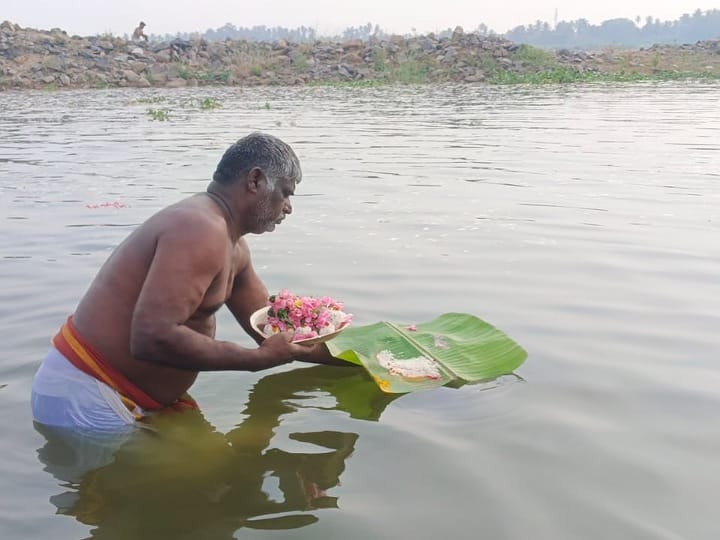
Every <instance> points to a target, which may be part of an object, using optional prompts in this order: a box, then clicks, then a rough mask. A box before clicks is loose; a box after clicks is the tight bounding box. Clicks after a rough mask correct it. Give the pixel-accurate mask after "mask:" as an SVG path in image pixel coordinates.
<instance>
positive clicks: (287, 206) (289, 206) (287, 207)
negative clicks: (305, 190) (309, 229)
mask: <svg viewBox="0 0 720 540" xmlns="http://www.w3.org/2000/svg"><path fill="white" fill-rule="evenodd" d="M283 212H285V213H286V214H292V204H291V203H290V201H287V202H285V207H284V208H283Z"/></svg>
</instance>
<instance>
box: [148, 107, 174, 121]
mask: <svg viewBox="0 0 720 540" xmlns="http://www.w3.org/2000/svg"><path fill="white" fill-rule="evenodd" d="M146 114H147V115H148V116H149V117H150V120H157V121H158V122H165V121H167V120H170V111H169V110H168V109H148V110H147V111H146Z"/></svg>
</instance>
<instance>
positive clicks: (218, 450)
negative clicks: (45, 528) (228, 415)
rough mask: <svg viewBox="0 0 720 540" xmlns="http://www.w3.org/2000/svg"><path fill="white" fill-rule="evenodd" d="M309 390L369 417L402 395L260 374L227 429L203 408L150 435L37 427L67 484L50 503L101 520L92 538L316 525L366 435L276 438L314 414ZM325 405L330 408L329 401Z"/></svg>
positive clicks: (314, 375) (362, 376) (329, 378)
mask: <svg viewBox="0 0 720 540" xmlns="http://www.w3.org/2000/svg"><path fill="white" fill-rule="evenodd" d="M308 393H313V394H316V395H317V394H320V393H323V394H326V395H328V396H329V397H330V398H332V400H333V401H334V402H335V404H336V405H335V406H334V407H330V408H331V409H336V410H341V411H344V412H346V413H348V414H349V415H350V416H351V417H353V418H361V419H368V420H376V419H378V418H379V417H380V415H381V414H382V412H383V410H384V408H385V407H386V406H387V404H389V403H390V402H391V401H393V400H394V399H396V398H397V397H398V396H399V394H385V393H383V392H381V391H380V390H379V389H378V388H377V386H376V385H375V383H374V382H373V381H372V380H371V379H370V377H369V376H368V375H367V373H365V372H363V371H359V370H347V369H341V368H333V367H327V366H315V367H311V368H303V369H296V370H292V371H288V372H282V373H274V374H272V375H268V376H266V377H264V378H262V379H260V380H259V381H258V382H257V383H256V385H255V387H254V388H253V390H252V391H251V393H250V395H249V398H248V402H247V406H246V408H245V410H243V411H242V414H243V415H244V416H245V419H244V420H243V421H242V423H240V425H239V426H238V427H236V428H234V429H232V430H231V431H230V432H228V433H227V434H225V435H223V434H221V433H219V432H217V431H216V430H215V429H214V428H213V426H212V425H210V424H209V423H208V422H207V421H206V420H205V419H204V418H203V417H202V415H201V414H200V412H199V411H198V410H190V411H187V412H186V413H183V414H174V413H173V412H172V411H165V412H162V413H160V414H157V415H154V416H153V417H152V418H151V419H150V421H149V425H150V426H151V427H152V428H153V431H150V430H135V431H134V432H133V434H132V435H131V436H129V437H127V438H125V439H120V438H118V437H116V436H109V437H108V438H104V437H103V436H101V435H100V434H96V436H95V437H94V438H93V439H90V438H87V437H83V436H78V435H77V434H78V431H77V430H58V429H54V428H48V427H46V426H42V425H38V430H39V431H40V432H41V433H43V435H44V436H45V438H46V443H45V445H44V446H43V447H42V448H41V449H40V450H39V451H38V455H39V457H40V459H41V461H42V462H43V463H44V465H45V468H46V470H47V471H48V472H50V473H51V474H53V476H54V477H55V478H57V480H58V484H59V485H60V486H62V488H63V493H60V494H58V495H53V496H52V497H51V502H52V503H53V504H54V505H55V506H57V507H58V512H59V513H61V514H65V515H72V516H74V517H75V518H76V519H77V520H78V521H79V522H81V523H84V524H86V525H91V526H94V527H96V529H95V530H94V531H93V538H106V536H105V534H108V533H109V532H110V531H111V532H112V537H113V538H159V537H163V538H181V537H182V538H188V537H195V536H197V537H203V538H205V537H207V538H217V539H219V540H225V539H228V540H229V539H230V538H233V537H234V533H235V532H236V531H237V530H238V529H239V528H242V527H249V528H254V527H257V528H264V529H288V528H295V527H301V526H304V525H308V524H310V523H313V522H316V521H317V520H318V519H319V518H318V516H317V515H315V512H314V511H316V510H318V509H321V508H337V507H338V499H337V497H335V496H333V494H332V488H334V487H336V486H338V485H339V483H340V476H341V474H342V473H343V471H344V470H345V465H346V463H345V462H346V460H347V459H348V458H349V457H350V455H351V454H352V452H353V451H354V449H355V446H356V442H357V439H358V435H357V434H356V433H352V432H342V431H330V430H324V431H312V432H295V433H290V434H289V435H288V439H289V440H287V439H283V438H282V437H277V436H276V435H275V432H276V430H277V429H278V428H279V427H280V426H281V424H282V423H283V422H284V421H285V419H286V418H288V417H289V416H292V418H289V420H288V421H289V424H287V425H290V426H295V425H302V424H303V422H302V421H303V420H306V419H307V416H306V415H309V414H310V415H311V414H312V409H313V407H312V406H311V405H308V404H307V403H303V404H300V405H298V404H297V400H298V399H299V398H298V396H303V395H307V394H308ZM321 409H322V414H323V415H325V414H326V413H327V409H328V407H327V403H323V405H322V406H321ZM298 415H300V416H299V418H298ZM298 420H300V421H298ZM347 422H352V420H347ZM298 444H301V445H302V448H301V449H300V451H297V445H298ZM113 445H115V449H114V450H113ZM288 446H290V447H291V448H292V450H288V449H287V448H288ZM304 448H307V450H305V449H304ZM195 531H199V532H198V534H197V535H195V534H193V532H195ZM200 532H201V533H202V534H200ZM109 536H110V535H108V536H107V537H109Z"/></svg>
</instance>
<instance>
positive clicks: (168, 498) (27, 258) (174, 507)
mask: <svg viewBox="0 0 720 540" xmlns="http://www.w3.org/2000/svg"><path fill="white" fill-rule="evenodd" d="M206 98H212V99H214V100H216V102H217V103H219V104H220V105H221V107H218V108H214V109H210V110H203V109H202V108H201V102H202V100H204V99H206ZM719 101H720V87H719V86H718V85H717V84H712V83H672V84H633V85H610V86H604V85H587V86H562V87H554V86H549V87H483V86H440V87H385V88H368V89H350V88H252V89H235V88H233V89H208V88H197V89H182V90H143V91H141V90H107V91H106V90H95V91H73V92H55V93H41V92H37V93H35V92H23V93H14V92H5V93H0V283H2V287H1V289H0V318H1V320H2V324H1V325H0V339H1V343H2V348H1V349H0V350H1V351H2V355H1V359H0V456H2V460H1V461H0V479H1V480H0V490H1V491H0V500H1V501H2V503H0V538H6V539H13V540H14V539H34V538H48V537H52V538H55V539H79V538H89V537H92V538H100V539H121V540H125V539H133V540H145V539H147V540H150V539H152V540H163V539H213V540H215V539H230V538H315V539H335V538H344V539H347V540H351V539H367V538H410V537H412V538H428V539H429V538H437V537H444V538H452V539H465V538H468V539H470V538H473V539H474V538H488V539H493V540H495V539H520V538H533V539H536V540H539V539H548V540H558V539H563V540H564V539H568V540H570V539H573V540H574V539H578V538H583V539H598V540H605V539H608V538H618V539H624V540H625V539H715V538H718V536H720V520H718V512H717V508H716V507H717V499H716V497H717V495H718V486H720V460H719V459H718V456H719V455H720V430H719V429H718V428H719V427H720V423H719V422H718V410H720V392H719V390H720V375H719V370H718V359H719V356H718V354H719V353H720V337H718V331H717V330H718V328H719V327H720V277H719V276H720V242H719V240H720V108H718V106H717V104H718V102H719ZM148 109H163V110H167V111H168V114H169V120H168V121H156V120H152V119H151V117H150V116H149V115H148V114H147V111H148ZM254 130H262V131H267V132H270V133H273V134H275V135H278V136H280V137H281V138H283V139H284V140H286V141H287V142H289V143H290V144H291V145H292V146H293V147H294V148H295V150H296V153H297V154H298V156H299V157H300V160H301V162H302V164H303V170H304V178H303V181H302V183H301V184H300V185H299V186H298V189H297V196H296V197H295V202H294V209H295V211H294V213H293V215H292V216H291V217H290V219H288V220H287V221H286V222H285V223H284V224H283V225H282V226H280V227H279V228H278V230H277V231H275V232H273V233H272V234H266V235H263V236H254V237H252V238H250V239H249V241H250V244H251V246H252V249H253V253H254V262H255V266H256V268H257V269H258V272H259V273H260V275H261V276H262V278H263V279H264V280H265V281H266V284H267V285H268V288H269V289H270V290H271V291H274V290H279V289H280V288H283V287H287V288H290V289H291V290H293V291H295V292H298V293H302V294H313V295H324V294H329V295H331V296H334V297H336V298H339V299H341V300H343V301H344V302H345V304H346V308H347V310H348V311H351V312H352V313H354V314H355V323H354V324H369V323H373V322H376V321H378V320H388V321H395V322H405V323H417V322H423V321H427V320H430V319H432V318H434V317H436V316H437V315H440V314H442V313H445V312H451V311H462V312H468V313H473V314H476V315H478V316H480V317H481V318H483V319H484V320H486V321H488V322H490V323H491V324H493V325H495V326H497V327H499V328H500V329H502V330H503V331H505V332H506V333H507V334H509V335H510V336H511V337H512V338H514V339H515V340H516V341H517V342H519V343H520V344H521V345H522V346H523V347H524V348H525V349H526V350H527V351H528V353H529V356H528V359H527V361H526V362H525V363H524V364H523V365H522V366H521V367H520V368H519V369H518V370H517V371H516V373H515V374H514V375H508V376H505V377H501V378H500V379H498V380H495V381H490V382H486V383H482V384H476V385H465V386H463V387H460V388H441V389H438V390H433V391H426V392H417V393H414V394H407V395H390V394H383V393H382V392H381V391H380V390H378V389H377V388H376V387H375V385H374V383H373V382H372V381H371V380H370V379H369V377H368V376H367V375H366V374H365V373H364V372H361V371H360V370H358V369H355V368H334V367H327V366H306V365H302V364H299V363H295V364H291V365H288V366H284V367H283V368H279V369H274V370H271V371H268V372H262V373H204V374H201V376H200V377H199V379H198V382H197V384H196V385H195V386H194V387H193V390H192V395H193V397H194V398H195V399H196V400H197V401H198V402H199V403H200V406H201V413H197V414H183V415H168V416H167V417H163V418H162V420H161V421H160V422H159V426H160V427H159V430H158V432H157V433H156V434H154V435H153V434H147V435H146V434H144V433H143V434H142V435H141V436H138V437H135V438H131V439H130V440H123V441H108V440H94V439H93V438H92V437H90V436H78V437H69V436H60V435H58V434H57V433H49V432H47V431H46V430H43V429H42V428H40V427H36V426H34V425H33V422H32V419H31V415H30V410H29V392H30V384H31V379H32V376H33V373H34V371H35V369H36V368H37V366H38V365H39V363H40V361H41V359H42V357H43V355H44V353H45V351H46V349H47V347H48V340H49V338H50V337H51V336H52V334H53V333H54V332H55V331H56V330H57V328H58V327H59V325H60V324H61V323H62V321H63V320H64V318H65V317H66V316H67V314H68V313H70V312H72V310H73V309H74V306H75V304H76V302H77V300H78V298H79V296H80V295H81V294H82V293H83V291H84V290H85V288H86V287H87V285H88V283H89V280H90V279H91V278H92V276H93V275H94V274H95V272H96V271H97V269H98V268H99V266H100V265H101V264H102V262H103V261H104V260H105V258H106V257H107V256H108V254H109V253H110V251H111V250H112V249H113V247H114V246H116V245H117V244H118V243H119V242H120V241H121V240H122V239H123V238H124V237H125V236H126V235H127V234H128V233H129V232H130V231H131V230H132V229H133V227H135V226H136V225H137V224H139V223H141V222H142V221H143V220H144V219H146V218H147V217H148V216H149V215H151V214H152V213H153V212H154V211H156V210H157V209H159V208H161V207H163V206H165V205H167V204H169V203H172V202H174V201H177V200H179V199H180V198H182V197H184V196H186V195H188V194H190V193H194V192H196V191H199V190H203V189H204V188H205V186H206V184H207V181H208V179H209V178H210V176H211V174H212V171H213V170H214V167H215V165H216V163H217V160H218V159H219V157H220V155H221V153H222V152H223V151H224V150H225V148H226V147H227V146H228V145H229V144H230V143H231V142H233V141H234V140H235V139H237V138H239V137H241V136H243V135H245V134H246V133H248V132H250V131H254ZM108 309H112V306H111V305H109V306H108ZM218 323H219V329H218V337H220V338H222V339H229V340H236V341H238V342H240V343H243V344H246V345H249V344H250V341H249V339H248V338H247V337H246V336H245V335H244V334H243V333H242V331H240V330H239V328H237V327H236V325H235V324H234V323H233V321H232V318H231V316H230V315H229V313H227V312H225V311H221V312H220V314H219V321H218Z"/></svg>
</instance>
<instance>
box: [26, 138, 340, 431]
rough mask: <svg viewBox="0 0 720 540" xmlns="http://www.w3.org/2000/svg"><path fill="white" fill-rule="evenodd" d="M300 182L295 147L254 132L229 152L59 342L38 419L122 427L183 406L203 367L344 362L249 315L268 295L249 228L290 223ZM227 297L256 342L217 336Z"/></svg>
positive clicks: (138, 234)
mask: <svg viewBox="0 0 720 540" xmlns="http://www.w3.org/2000/svg"><path fill="white" fill-rule="evenodd" d="M301 178H302V173H301V170H300V164H299V162H298V159H297V157H296V156H295V153H294V152H293V151H292V149H291V148H290V147H289V146H288V145H287V144H285V143H284V142H282V141H280V140H279V139H277V138H275V137H273V136H270V135H266V134H262V133H252V134H250V135H248V136H247V137H244V138H243V139H240V140H239V141H238V142H237V143H235V144H233V145H232V146H231V147H230V148H229V149H228V150H227V151H226V152H225V154H224V155H223V157H222V159H221V160H220V162H219V164H218V166H217V170H216V171H215V173H214V175H213V180H212V182H211V183H210V184H209V186H208V188H207V191H206V192H204V193H199V194H196V195H194V196H191V197H189V198H187V199H184V200H182V201H180V202H178V203H176V204H174V205H172V206H169V207H167V208H165V209H163V210H161V211H159V212H158V213H157V214H155V215H153V216H151V217H150V218H149V219H148V220H147V221H146V222H145V223H143V224H142V225H141V226H140V227H139V228H137V229H136V230H135V231H134V232H133V233H131V234H130V236H129V237H128V238H126V239H125V240H124V241H123V242H122V243H121V244H120V245H119V246H118V247H117V248H116V249H115V251H114V252H113V253H112V255H111V256H110V257H109V259H108V260H107V262H106V263H105V264H104V265H103V267H102V268H101V269H100V271H99V273H98V274H97V276H96V278H95V280H94V281H93V282H92V284H91V285H90V288H89V289H88V291H87V292H86V294H85V296H84V297H83V298H82V299H81V301H80V303H79V305H78V306H77V309H76V310H75V313H74V314H73V315H72V317H70V318H69V319H68V321H67V322H66V324H65V325H64V326H63V328H62V329H61V331H60V332H59V333H58V335H57V336H55V338H54V339H53V345H54V346H53V348H52V349H51V350H50V351H49V353H48V355H47V357H46V358H45V360H44V362H43V364H42V365H41V367H40V369H39V370H38V373H37V374H36V376H35V379H34V381H33V393H32V406H33V416H34V418H35V420H37V421H38V422H40V423H43V424H48V425H56V426H75V427H86V428H94V429H97V428H100V429H105V428H116V427H119V426H125V425H128V424H132V423H133V422H134V421H135V420H136V419H139V418H141V417H142V416H144V415H145V413H146V411H147V410H152V409H160V408H163V407H165V406H177V405H178V404H179V403H180V402H181V398H182V397H183V395H184V394H185V392H186V391H187V390H188V389H189V388H190V386H191V385H192V384H193V382H194V381H195V379H196V377H197V375H198V372H200V371H218V370H247V371H256V370H261V369H265V368H270V367H273V366H278V365H281V364H285V363H287V362H290V361H292V360H294V359H300V360H305V361H310V362H317V363H342V362H341V361H339V360H336V359H334V358H333V357H332V356H331V355H330V354H329V352H328V350H327V348H326V347H325V346H324V345H320V346H315V347H304V346H300V345H297V344H294V343H292V337H291V335H290V334H288V333H280V334H276V335H274V336H272V337H270V338H268V339H263V338H262V336H260V335H258V334H257V333H255V332H254V331H253V329H252V327H251V326H250V323H249V318H250V315H251V314H252V313H253V312H254V311H256V310H257V309H259V308H261V307H263V306H265V305H266V303H267V299H268V291H267V289H266V287H265V285H264V284H263V283H262V281H261V280H260V279H259V277H258V276H257V274H256V273H255V270H254V269H253V266H252V263H251V260H250V251H249V249H248V245H247V242H246V241H245V239H244V238H243V236H244V235H246V234H248V233H255V234H261V233H264V232H269V231H273V230H274V229H275V227H276V226H277V225H279V224H280V223H282V221H283V220H284V219H285V218H286V217H287V216H288V215H289V214H290V213H291V212H292V205H291V203H290V197H291V196H292V195H293V194H294V192H295V186H296V184H297V183H299V182H300V180H301ZM223 305H226V306H227V307H228V308H229V309H230V311H231V312H232V314H233V315H234V317H235V319H236V320H237V321H238V322H239V323H240V325H241V326H242V327H243V328H244V329H245V331H246V332H247V333H248V334H250V335H251V336H252V337H253V338H254V339H255V340H256V341H257V342H258V343H259V347H257V348H245V347H241V346H240V345H238V344H236V343H232V342H227V341H218V340H216V339H215V312H216V311H217V310H218V309H219V308H220V307H221V306H223ZM184 403H187V402H184ZM191 406H192V404H191Z"/></svg>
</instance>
